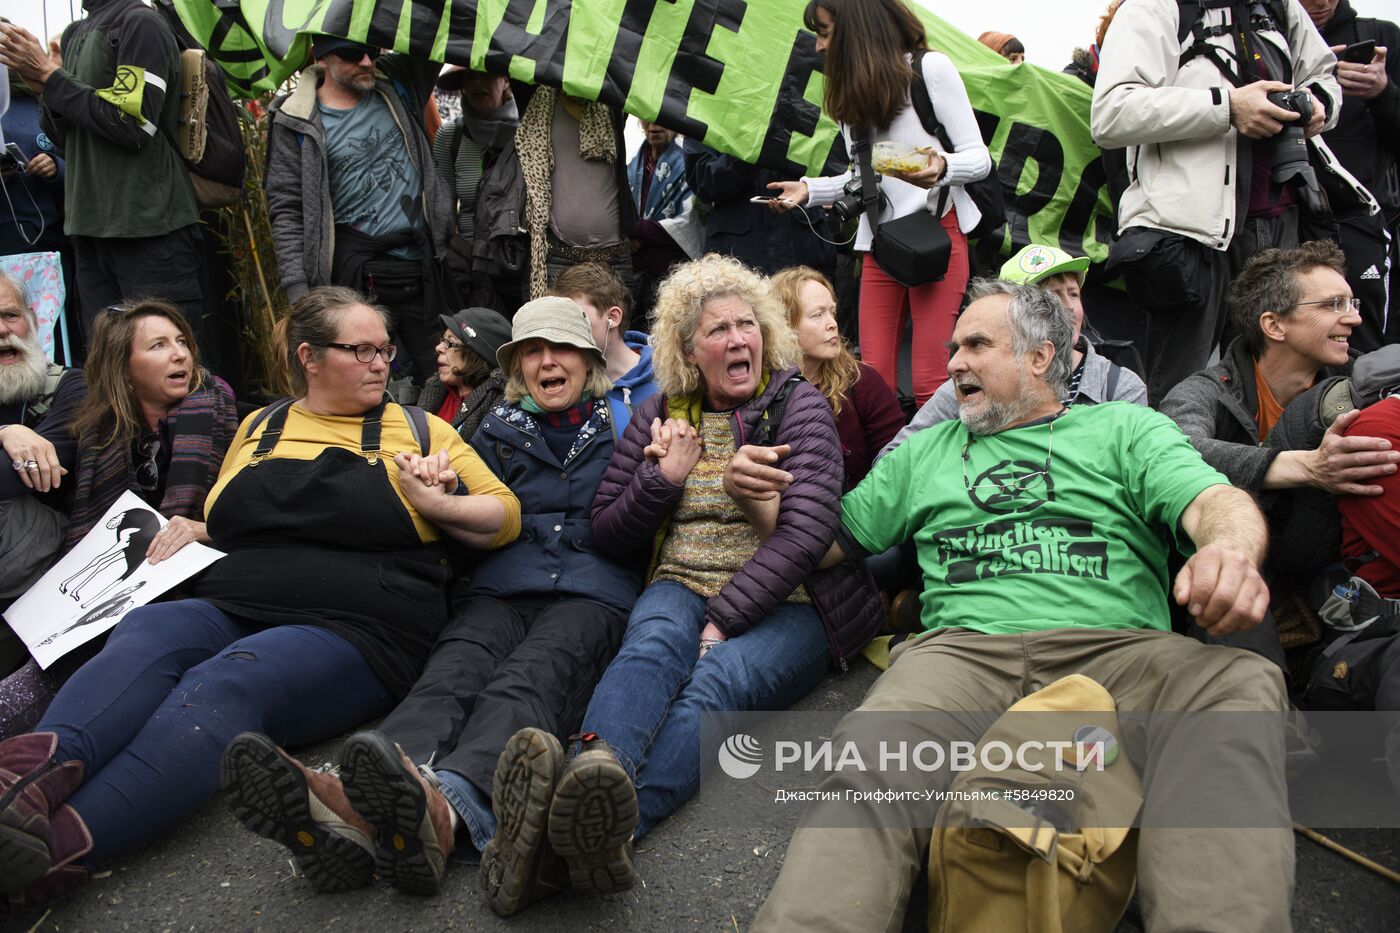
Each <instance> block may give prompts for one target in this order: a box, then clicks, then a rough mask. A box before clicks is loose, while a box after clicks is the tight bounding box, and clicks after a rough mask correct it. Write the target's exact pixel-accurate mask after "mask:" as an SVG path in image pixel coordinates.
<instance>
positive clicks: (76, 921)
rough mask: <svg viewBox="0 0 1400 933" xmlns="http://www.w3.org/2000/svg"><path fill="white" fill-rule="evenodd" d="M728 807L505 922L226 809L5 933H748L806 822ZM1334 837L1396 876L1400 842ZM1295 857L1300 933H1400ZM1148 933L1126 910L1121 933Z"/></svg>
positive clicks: (704, 798)
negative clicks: (317, 881) (256, 829)
mask: <svg viewBox="0 0 1400 933" xmlns="http://www.w3.org/2000/svg"><path fill="white" fill-rule="evenodd" d="M875 675H876V671H875V670H874V668H872V667H870V666H869V665H868V664H866V663H864V662H863V661H862V662H860V663H859V664H858V665H857V666H856V667H855V668H853V669H852V671H851V672H850V673H849V674H847V675H845V676H844V677H839V678H838V677H834V676H833V677H829V678H828V679H827V680H826V681H824V682H823V683H822V684H821V686H820V687H819V688H818V689H817V690H815V691H813V693H812V694H811V695H810V696H808V697H807V698H806V699H805V700H804V701H803V702H802V703H801V704H799V705H798V707H797V708H798V709H808V710H843V709H850V708H853V707H854V706H856V705H857V704H858V703H859V701H860V698H861V697H862V696H863V695H864V692H865V690H866V689H867V688H868V687H869V685H870V684H871V683H872V682H873V681H874V679H875ZM339 744H340V742H339V740H335V741H331V742H326V743H323V744H321V745H318V746H315V747H312V748H309V749H305V750H303V754H302V758H303V760H304V761H307V762H308V763H311V764H319V763H320V762H322V761H326V760H328V759H329V758H331V757H333V756H334V755H335V754H336V752H337V750H338V748H339ZM729 803H731V802H729V801H727V800H726V789H725V788H724V787H723V786H721V785H712V786H707V787H706V788H704V789H702V791H701V793H700V795H699V796H698V797H696V799H695V800H693V801H692V802H691V803H690V804H688V805H687V806H685V807H684V808H682V809H681V810H680V812H678V813H677V814H676V815H675V816H673V817H672V818H671V819H669V820H667V821H666V822H665V823H664V824H662V825H661V826H660V827H658V828H657V829H656V830H655V831H654V832H653V833H652V834H651V835H650V836H648V837H647V838H646V839H645V840H644V841H643V843H642V845H641V846H640V847H639V849H638V852H637V867H638V875H639V879H640V880H639V883H638V884H637V886H636V887H635V888H634V889H633V890H631V891H628V892H625V893H622V894H618V895H613V896H612V897H608V898H604V899H595V898H589V897H585V896H581V895H574V894H568V893H566V894H561V895H559V896H557V897H554V898H552V899H550V900H547V901H544V902H541V903H539V904H536V905H534V906H532V907H530V908H529V909H527V910H525V911H523V912H522V913H520V914H519V915H517V916H516V917H514V918H512V919H511V920H509V921H504V920H501V919H499V918H498V917H496V916H495V915H494V914H493V913H491V911H490V909H489V908H487V906H486V904H485V902H484V901H483V900H482V897H481V894H480V892H479V890H478V888H477V870H476V867H475V866H474V865H471V864H469V863H462V862H459V863H455V864H452V865H450V866H449V870H448V874H447V878H446V879H445V882H444V884H443V887H442V890H441V891H440V893H439V894H438V895H437V896H435V897H430V898H420V897H412V896H408V895H403V894H399V893H398V892H396V891H394V890H393V889H392V888H390V887H388V886H387V885H380V884H377V883H376V884H373V885H371V886H369V887H367V888H364V889H362V890H360V891H356V892H352V893H350V894H342V895H334V896H332V895H317V894H315V893H313V892H312V891H311V889H310V887H309V886H308V885H307V884H306V882H305V881H303V880H302V879H300V878H297V877H295V876H294V875H293V873H292V869H291V863H290V859H289V857H288V854H287V852H286V850H285V849H283V848H281V847H280V846H277V845H275V844H273V843H271V842H268V841H266V840H264V839H261V838H259V837H257V836H255V835H253V834H251V833H249V832H248V831H246V830H245V829H243V827H242V826H241V825H240V824H239V823H238V822H237V821H236V820H234V818H233V817H232V816H231V815H230V814H229V813H228V810H227V809H226V807H225V806H224V802H223V800H222V799H216V800H214V801H212V802H211V803H209V804H208V805H206V806H205V807H203V808H202V809H201V810H200V811H199V812H198V813H197V814H196V815H195V816H194V817H192V818H191V819H190V820H189V821H188V822H186V823H185V824H184V826H183V828H182V829H181V830H180V831H178V832H176V833H173V834H171V835H169V836H167V837H166V838H164V839H163V840H161V841H159V842H157V843H155V844H154V845H152V846H150V847H148V848H146V849H144V850H142V851H140V852H137V853H134V854H132V855H129V856H127V857H126V858H124V859H121V860H119V861H118V862H116V863H114V864H113V865H111V866H109V868H108V870H107V871H104V872H101V873H99V875H98V877H96V878H95V879H94V880H93V881H92V882H91V883H90V884H89V885H88V886H87V887H85V888H83V889H82V890H80V891H78V892H76V893H74V894H72V895H70V896H69V897H68V898H67V899H65V900H63V901H61V902H59V903H57V904H56V905H54V906H53V907H52V908H51V909H50V910H49V911H48V912H47V913H46V912H44V911H43V910H39V911H36V912H34V913H33V914H31V915H29V916H27V917H24V918H21V919H19V920H16V921H13V922H11V923H10V924H9V925H8V926H6V927H5V929H7V930H23V931H29V930H36V931H65V933H66V931H83V930H99V931H123V930H140V931H147V930H151V931H172V933H174V931H183V930H324V931H336V930H347V931H352V930H375V931H399V930H402V931H409V930H433V931H440V930H464V929H470V930H488V931H489V930H509V931H513V933H539V931H555V930H568V931H571V933H573V931H586V930H608V931H639V933H640V931H646V933H654V931H665V930H704V931H722V930H729V931H737V930H743V929H746V928H747V926H748V924H749V922H750V921H751V920H752V918H753V915H754V914H755V912H756V911H757V910H758V907H759V904H761V903H762V901H763V898H764V896H765V894H766V893H767V891H768V889H769V887H770V886H771V885H772V883H773V880H774V879H775V878H776V877H777V874H778V870H779V868H780V867H781V864H782V859H783V854H784V852H785V851H786V844H787V841H788V838H789V836H790V834H791V829H792V825H793V824H794V823H795V821H796V818H797V812H796V811H795V810H793V811H792V812H791V815H790V818H788V819H787V821H785V822H778V821H774V820H770V821H768V823H767V825H745V826H743V827H740V828H734V827H731V826H729V825H726V824H727V822H731V821H726V820H725V819H724V814H725V812H726V806H727V805H729ZM1329 835H1331V836H1332V837H1333V838H1335V839H1337V840H1338V841H1340V842H1343V843H1344V844H1346V845H1348V846H1350V847H1351V848H1354V849H1356V850H1359V851H1360V852H1362V853H1363V854H1365V855H1367V856H1369V857H1370V858H1372V859H1374V860H1376V861H1378V862H1381V863H1382V864H1384V865H1387V866H1388V867H1390V868H1392V869H1396V870H1400V830H1384V831H1380V830H1349V831H1338V832H1335V833H1329ZM1297 843H1298V886H1297V893H1296V895H1295V898H1294V904H1293V921H1294V927H1295V929H1297V930H1299V931H1329V933H1331V931H1338V933H1341V931H1346V933H1350V931H1394V930H1400V886H1397V885H1395V884H1393V883H1391V882H1389V881H1386V880H1384V879H1382V878H1380V877H1378V876H1376V875H1373V874H1371V873H1369V872H1367V871H1365V870H1364V869H1362V868H1360V867H1357V866H1355V865H1353V864H1352V863H1350V862H1348V861H1346V860H1344V859H1342V858H1340V857H1338V856H1336V855H1334V854H1332V853H1330V852H1327V851H1324V850H1323V849H1321V848H1319V847H1318V846H1316V845H1315V844H1313V843H1311V842H1308V841H1307V840H1305V839H1302V838H1298V840H1297ZM1226 883H1228V880H1226ZM1240 896H1241V897H1248V896H1249V892H1247V891H1241V892H1240ZM922 916H923V905H922V903H920V901H919V899H918V898H916V901H915V903H914V904H912V905H911V909H910V916H909V923H908V924H907V925H906V930H910V931H915V930H920V929H922ZM1140 929H1141V926H1140V924H1139V923H1138V922H1137V919H1136V911H1135V909H1130V911H1129V914H1128V916H1127V917H1126V918H1125V920H1124V922H1123V924H1122V925H1121V926H1120V928H1119V930H1120V933H1127V931H1137V930H1140Z"/></svg>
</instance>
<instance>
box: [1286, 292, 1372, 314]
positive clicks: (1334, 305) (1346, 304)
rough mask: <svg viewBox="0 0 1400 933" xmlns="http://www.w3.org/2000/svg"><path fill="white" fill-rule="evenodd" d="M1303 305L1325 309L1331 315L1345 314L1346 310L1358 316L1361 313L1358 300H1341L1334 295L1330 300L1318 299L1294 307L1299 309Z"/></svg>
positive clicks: (1301, 302)
mask: <svg viewBox="0 0 1400 933" xmlns="http://www.w3.org/2000/svg"><path fill="white" fill-rule="evenodd" d="M1304 305H1317V306H1318V307H1321V308H1326V309H1327V310H1329V311H1331V312H1332V313H1333V314H1345V313H1346V312H1347V310H1351V311H1355V312H1357V313H1358V314H1359V313H1361V299H1360V298H1343V297H1342V296H1341V295H1334V296H1333V297H1331V298H1319V299H1318V300H1317V301H1300V302H1298V304H1297V305H1296V307H1299V308H1301V307H1303V306H1304Z"/></svg>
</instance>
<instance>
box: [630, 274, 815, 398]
mask: <svg viewBox="0 0 1400 933" xmlns="http://www.w3.org/2000/svg"><path fill="white" fill-rule="evenodd" d="M731 295H732V296H734V297H736V298H738V299H739V300H741V301H743V302H744V303H745V304H747V305H748V306H749V307H750V308H752V309H753V313H754V317H755V318H756V319H757V320H758V331H759V335H760V336H761V337H762V339H763V368H764V369H766V370H768V371H769V372H775V371H777V370H780V369H787V368H788V367H790V366H793V365H794V364H795V363H796V360H797V336H796V335H795V334H793V332H792V329H791V328H790V327H788V325H787V312H786V311H784V309H783V306H782V304H781V303H780V302H779V301H778V299H777V298H776V297H775V296H774V294H773V289H772V288H771V286H770V285H769V282H768V280H767V279H765V278H764V277H763V276H762V275H761V274H760V273H758V272H755V271H754V270H753V269H750V268H749V267H748V266H746V265H744V264H743V263H741V262H739V260H737V259H733V258H731V257H729V256H720V255H719V254H717V253H709V254H707V255H705V256H702V257H701V258H699V259H696V260H693V261H691V262H687V263H682V264H681V265H679V266H676V267H675V268H674V269H672V270H671V274H670V275H668V276H667V277H666V279H665V281H663V282H662V283H661V287H660V288H659V289H658V290H657V293H656V309H655V311H654V312H653V313H654V315H655V324H654V325H653V326H652V331H651V334H652V340H651V343H652V357H651V360H652V369H653V371H654V372H655V374H656V385H657V388H659V389H660V390H661V391H662V392H663V393H665V394H666V395H695V394H697V393H699V392H700V391H702V389H703V386H704V377H703V376H701V374H700V370H699V368H698V367H696V365H695V364H694V363H692V362H690V361H689V360H688V359H686V354H687V353H689V352H690V350H691V349H692V348H693V346H694V337H695V329H696V328H697V327H698V326H699V324H700V315H701V313H703V312H704V310H705V304H706V303H707V302H709V301H712V300H714V299H716V298H724V297H726V296H731Z"/></svg>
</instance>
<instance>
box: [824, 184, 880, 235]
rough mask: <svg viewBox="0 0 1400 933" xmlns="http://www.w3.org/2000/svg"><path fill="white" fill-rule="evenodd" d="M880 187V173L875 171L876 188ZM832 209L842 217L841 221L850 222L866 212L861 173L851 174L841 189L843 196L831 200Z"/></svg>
mask: <svg viewBox="0 0 1400 933" xmlns="http://www.w3.org/2000/svg"><path fill="white" fill-rule="evenodd" d="M879 188H880V173H879V172H876V173H875V189H876V191H878V190H879ZM831 210H832V212H833V213H835V214H836V216H837V217H838V218H840V220H841V223H843V224H848V223H850V222H851V221H853V220H855V219H856V218H857V217H859V216H860V215H861V214H863V213H865V198H864V197H863V196H862V195H861V191H860V173H859V172H856V173H854V174H852V175H851V179H850V181H848V182H846V186H845V187H844V188H842V189H841V197H839V198H837V199H836V200H835V201H832V202H831Z"/></svg>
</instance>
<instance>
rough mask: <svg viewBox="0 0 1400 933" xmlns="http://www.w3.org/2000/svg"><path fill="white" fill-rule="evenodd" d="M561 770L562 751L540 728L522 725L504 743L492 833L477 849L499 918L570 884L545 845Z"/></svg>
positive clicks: (493, 800) (484, 888)
mask: <svg viewBox="0 0 1400 933" xmlns="http://www.w3.org/2000/svg"><path fill="white" fill-rule="evenodd" d="M563 769H564V749H563V747H562V746H561V745H560V744H559V740H558V739H556V738H555V737H554V736H552V735H550V734H549V733H548V732H545V731H544V730H543V729H535V728H525V729H521V730H520V731H519V732H517V733H515V735H513V736H511V737H510V741H508V742H506V747H505V749H504V750H503V751H502V752H501V757H500V758H499V759H498V760H497V762H496V772H495V774H494V775H493V776H492V779H491V809H492V811H493V812H494V813H495V814H496V834H495V835H494V836H492V837H491V841H490V842H488V843H487V844H486V848H485V849H483V850H482V852H481V871H480V872H479V873H478V878H479V879H480V881H481V889H482V891H484V892H485V893H486V900H487V902H488V903H489V904H490V905H491V909H492V910H494V911H495V912H496V913H497V914H499V915H500V916H502V917H509V916H510V915H511V914H513V913H515V912H516V911H518V910H521V909H522V908H524V907H526V906H528V905H530V904H532V903H534V902H535V901H538V900H541V899H542V898H545V897H548V896H549V895H551V894H554V893H556V892H558V891H562V890H563V889H564V888H567V887H568V886H569V872H568V869H567V866H565V864H564V862H563V860H562V859H560V858H559V856H558V855H556V854H555V852H554V850H553V849H552V848H551V847H550V845H549V839H548V826H549V805H550V803H552V802H553V800H554V788H555V786H556V785H557V784H558V783H559V775H560V773H561V772H562V771H563Z"/></svg>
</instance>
